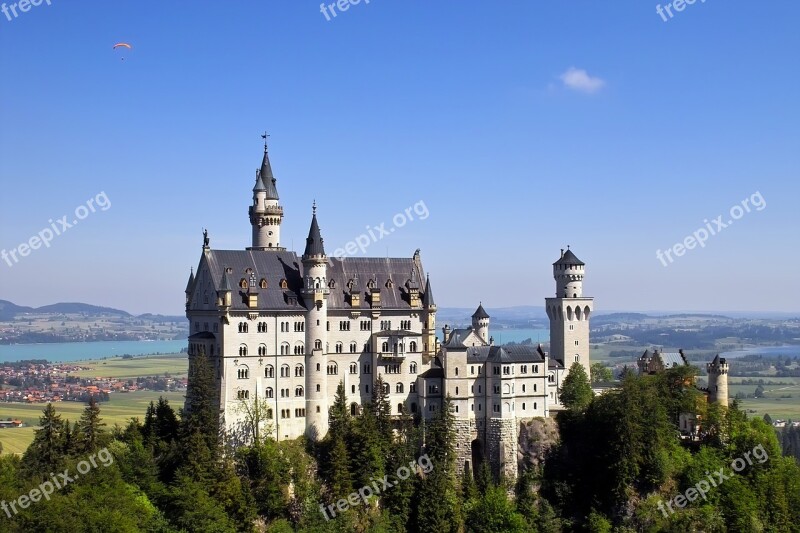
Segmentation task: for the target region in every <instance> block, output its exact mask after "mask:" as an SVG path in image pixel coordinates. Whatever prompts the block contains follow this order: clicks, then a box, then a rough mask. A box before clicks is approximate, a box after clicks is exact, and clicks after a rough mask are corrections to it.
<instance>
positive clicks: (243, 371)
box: [237, 366, 250, 379]
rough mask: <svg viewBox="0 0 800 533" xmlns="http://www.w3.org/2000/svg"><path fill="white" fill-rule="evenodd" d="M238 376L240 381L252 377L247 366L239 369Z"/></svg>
mask: <svg viewBox="0 0 800 533" xmlns="http://www.w3.org/2000/svg"><path fill="white" fill-rule="evenodd" d="M237 374H238V376H239V379H247V378H249V377H250V369H249V368H247V367H246V366H243V367H241V368H239V370H238V372H237Z"/></svg>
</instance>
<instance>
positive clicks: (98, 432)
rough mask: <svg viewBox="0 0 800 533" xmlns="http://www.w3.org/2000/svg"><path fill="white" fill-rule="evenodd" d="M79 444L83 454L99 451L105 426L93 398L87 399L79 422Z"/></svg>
mask: <svg viewBox="0 0 800 533" xmlns="http://www.w3.org/2000/svg"><path fill="white" fill-rule="evenodd" d="M78 427H79V428H80V444H81V449H82V451H83V452H84V453H90V452H96V451H97V450H99V449H100V447H101V444H102V440H103V436H104V435H103V434H104V431H103V427H105V424H104V423H103V422H102V419H101V418H100V407H99V406H98V405H97V401H96V400H95V399H94V397H92V398H90V399H89V405H88V406H86V409H84V411H83V414H82V415H81V419H80V422H79V423H78Z"/></svg>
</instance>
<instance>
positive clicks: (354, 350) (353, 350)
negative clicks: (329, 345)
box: [350, 341, 358, 353]
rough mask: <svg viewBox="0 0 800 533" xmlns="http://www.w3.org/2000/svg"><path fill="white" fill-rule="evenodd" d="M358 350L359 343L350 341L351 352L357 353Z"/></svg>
mask: <svg viewBox="0 0 800 533" xmlns="http://www.w3.org/2000/svg"><path fill="white" fill-rule="evenodd" d="M357 351H358V344H356V342H355V341H353V342H351V343H350V353H356V352H357Z"/></svg>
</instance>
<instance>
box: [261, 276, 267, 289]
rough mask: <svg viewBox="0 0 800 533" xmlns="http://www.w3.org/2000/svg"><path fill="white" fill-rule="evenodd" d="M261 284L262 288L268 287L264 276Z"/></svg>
mask: <svg viewBox="0 0 800 533" xmlns="http://www.w3.org/2000/svg"><path fill="white" fill-rule="evenodd" d="M260 286H261V288H262V289H266V288H267V280H265V279H264V278H261V283H260Z"/></svg>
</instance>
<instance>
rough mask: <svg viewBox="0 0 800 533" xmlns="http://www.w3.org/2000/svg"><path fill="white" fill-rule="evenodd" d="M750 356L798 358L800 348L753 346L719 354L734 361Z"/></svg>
mask: <svg viewBox="0 0 800 533" xmlns="http://www.w3.org/2000/svg"><path fill="white" fill-rule="evenodd" d="M752 354H760V355H785V356H787V357H788V356H792V357H800V346H755V347H753V348H747V349H744V350H734V351H732V352H725V353H721V354H719V356H720V357H726V358H728V359H736V358H737V357H744V356H745V355H752Z"/></svg>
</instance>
